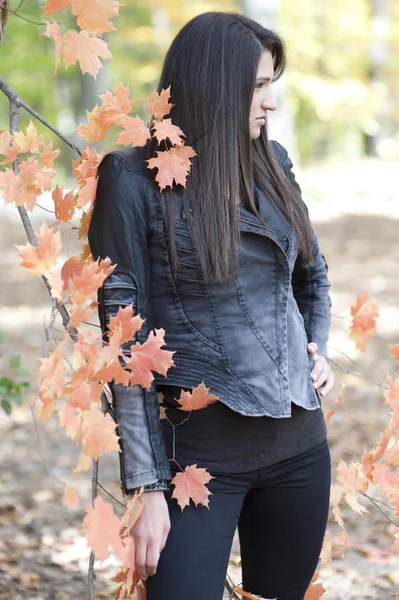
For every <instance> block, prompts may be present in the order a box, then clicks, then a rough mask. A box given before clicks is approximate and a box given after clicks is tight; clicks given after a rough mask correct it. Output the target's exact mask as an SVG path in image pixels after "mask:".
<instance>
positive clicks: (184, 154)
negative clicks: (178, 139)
mask: <svg viewBox="0 0 399 600" xmlns="http://www.w3.org/2000/svg"><path fill="white" fill-rule="evenodd" d="M193 156H197V153H196V152H194V150H193V149H192V148H191V147H190V146H184V145H182V146H176V147H173V148H170V149H169V150H165V151H164V152H157V156H156V157H155V158H150V159H149V160H147V161H146V162H147V163H148V167H149V168H150V169H154V168H156V169H158V173H157V174H156V176H155V180H156V181H157V183H158V184H159V187H160V189H161V190H163V189H164V188H166V187H167V186H170V187H172V185H173V181H175V183H177V184H180V185H183V186H185V185H186V179H187V175H188V172H189V170H190V165H191V161H190V158H192V157H193Z"/></svg>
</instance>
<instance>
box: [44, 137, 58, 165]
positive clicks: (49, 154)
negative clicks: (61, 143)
mask: <svg viewBox="0 0 399 600" xmlns="http://www.w3.org/2000/svg"><path fill="white" fill-rule="evenodd" d="M59 154H60V150H59V149H58V148H55V149H54V150H53V144H52V143H51V142H49V143H48V144H46V145H45V146H44V148H43V150H42V151H41V152H39V162H40V164H41V165H42V166H43V167H48V168H51V167H52V166H53V165H54V161H55V159H56V158H57V156H58V155H59Z"/></svg>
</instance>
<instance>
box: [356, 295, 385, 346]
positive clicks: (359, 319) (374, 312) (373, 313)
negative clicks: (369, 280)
mask: <svg viewBox="0 0 399 600" xmlns="http://www.w3.org/2000/svg"><path fill="white" fill-rule="evenodd" d="M351 315H352V324H351V326H350V337H351V338H352V339H354V340H355V341H356V348H357V349H360V350H361V351H362V352H365V351H366V349H367V344H368V341H369V339H370V338H372V337H373V335H374V333H375V329H376V322H375V320H376V318H377V317H378V316H379V311H378V304H377V303H376V302H372V301H371V300H369V299H368V292H364V294H363V296H360V295H359V296H357V298H356V303H355V304H354V305H352V306H351Z"/></svg>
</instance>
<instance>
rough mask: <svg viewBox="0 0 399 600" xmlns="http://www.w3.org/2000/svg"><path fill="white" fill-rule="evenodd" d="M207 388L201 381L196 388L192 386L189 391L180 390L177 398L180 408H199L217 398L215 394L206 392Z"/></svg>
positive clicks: (188, 409)
mask: <svg viewBox="0 0 399 600" xmlns="http://www.w3.org/2000/svg"><path fill="white" fill-rule="evenodd" d="M208 391H209V388H207V387H206V386H205V383H204V382H203V381H202V382H201V383H200V384H199V385H198V386H197V387H196V388H193V389H192V391H191V392H185V391H184V390H182V392H181V395H180V398H179V400H178V401H179V404H181V406H179V407H178V408H179V409H180V410H187V411H190V410H201V409H202V408H205V407H206V406H208V405H209V404H212V403H213V402H216V401H217V400H219V396H215V394H208Z"/></svg>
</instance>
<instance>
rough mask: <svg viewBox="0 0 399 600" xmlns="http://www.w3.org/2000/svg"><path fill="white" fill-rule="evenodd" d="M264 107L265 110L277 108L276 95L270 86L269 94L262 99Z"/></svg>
mask: <svg viewBox="0 0 399 600" xmlns="http://www.w3.org/2000/svg"><path fill="white" fill-rule="evenodd" d="M262 108H263V109H264V110H276V108H277V102H276V99H275V97H274V93H273V92H272V90H271V89H270V88H269V89H268V90H267V94H266V95H265V96H264V98H263V99H262Z"/></svg>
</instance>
